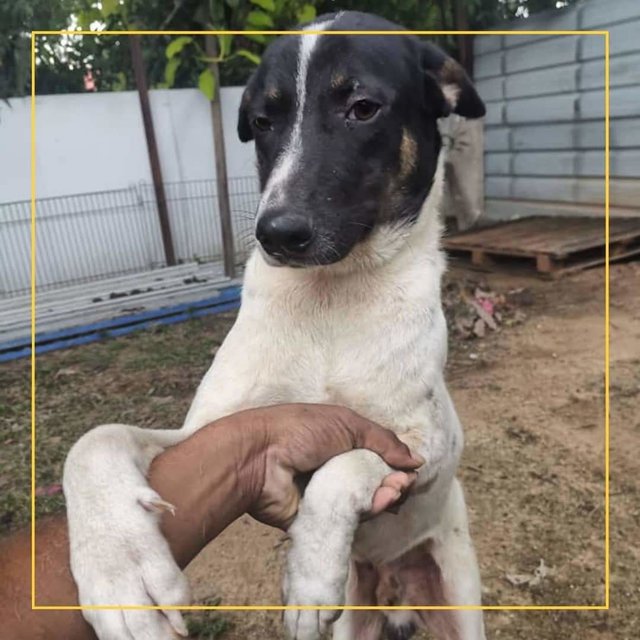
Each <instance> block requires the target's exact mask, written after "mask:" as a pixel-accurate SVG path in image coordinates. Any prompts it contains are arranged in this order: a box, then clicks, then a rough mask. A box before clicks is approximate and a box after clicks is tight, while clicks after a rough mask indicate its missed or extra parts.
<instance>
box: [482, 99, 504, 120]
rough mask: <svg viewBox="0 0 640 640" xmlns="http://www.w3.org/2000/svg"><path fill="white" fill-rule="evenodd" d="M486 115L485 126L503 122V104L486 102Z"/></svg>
mask: <svg viewBox="0 0 640 640" xmlns="http://www.w3.org/2000/svg"><path fill="white" fill-rule="evenodd" d="M486 106H487V115H486V116H485V123H486V124H487V125H499V124H502V123H503V122H504V121H505V120H504V107H505V105H504V102H488V103H487V105H486Z"/></svg>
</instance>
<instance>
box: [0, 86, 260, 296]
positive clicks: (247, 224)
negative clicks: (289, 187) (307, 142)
mask: <svg viewBox="0 0 640 640" xmlns="http://www.w3.org/2000/svg"><path fill="white" fill-rule="evenodd" d="M242 90H243V88H242V87H226V88H223V89H222V91H221V101H222V113H223V126H224V131H225V146H226V156H227V167H228V173H229V177H230V182H229V187H230V192H231V193H230V195H231V209H232V214H233V217H234V231H235V244H236V247H235V248H236V252H237V256H238V258H239V259H241V258H242V257H243V256H244V255H246V250H247V247H248V243H249V242H250V236H251V231H250V228H251V221H250V219H251V215H252V213H253V211H255V207H256V204H257V198H258V184H257V177H256V169H255V159H254V149H253V144H243V143H241V142H240V141H239V139H238V137H237V134H236V119H237V112H238V105H239V102H240V97H241V95H242ZM150 101H151V108H152V113H153V119H154V125H155V130H156V138H157V143H158V150H159V155H160V163H161V166H162V172H163V180H164V183H165V190H166V196H167V201H168V206H169V217H170V223H171V228H172V232H173V241H174V249H175V253H176V257H177V258H178V259H179V260H181V261H192V260H199V261H208V260H217V259H219V258H220V256H221V253H222V241H221V234H220V228H219V225H220V223H219V214H218V206H217V200H216V186H215V180H213V178H214V177H215V164H214V145H213V133H212V126H211V111H210V106H209V103H208V101H207V100H206V98H205V97H204V96H203V95H202V94H201V93H200V92H199V91H198V90H196V89H172V90H158V91H151V92H150ZM30 113H31V111H30V100H29V99H28V98H20V99H11V100H10V101H9V105H7V104H6V103H2V102H0V176H1V177H0V298H2V297H7V296H13V295H18V294H20V293H23V292H24V291H25V290H27V288H28V287H29V282H30V233H29V224H30V207H29V198H30V155H29V154H30ZM36 197H37V207H36V211H37V218H36V219H37V224H36V231H37V245H36V247H37V252H36V256H37V269H36V280H37V285H38V288H39V289H48V288H52V287H55V286H59V285H62V284H68V283H77V282H87V281H90V280H95V279H99V278H104V277H109V276H111V275H116V274H122V273H132V272H135V271H140V270H146V269H150V268H156V267H158V266H162V265H164V255H163V251H162V240H161V237H160V232H159V229H158V219H157V212H156V204H155V198H154V194H153V188H152V186H151V170H150V166H149V159H148V155H147V147H146V141H145V137H144V129H143V126H142V117H141V113H140V105H139V101H138V95H137V93H136V92H133V91H125V92H116V93H87V94H67V95H50V96H39V97H37V98H36Z"/></svg>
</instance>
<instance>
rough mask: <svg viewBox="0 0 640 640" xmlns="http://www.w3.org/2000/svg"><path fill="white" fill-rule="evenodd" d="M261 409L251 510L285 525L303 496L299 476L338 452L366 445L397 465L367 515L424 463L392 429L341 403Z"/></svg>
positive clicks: (403, 487)
mask: <svg viewBox="0 0 640 640" xmlns="http://www.w3.org/2000/svg"><path fill="white" fill-rule="evenodd" d="M259 411H260V412H261V421H262V422H261V437H262V438H264V441H263V442H264V447H263V454H262V455H261V456H257V457H255V458H254V462H253V464H254V465H257V469H256V470H255V471H254V472H253V473H252V474H250V475H251V477H252V478H253V480H252V482H253V484H254V487H253V490H252V494H253V495H254V496H255V498H254V502H253V504H252V507H251V509H250V513H251V514H252V515H253V516H254V517H255V518H257V519H258V520H260V521H262V522H264V523H266V524H269V525H272V526H277V527H280V528H282V529H287V528H288V526H289V525H290V524H291V522H292V520H293V518H294V516H295V514H296V511H297V509H298V504H299V501H300V497H301V492H300V483H299V482H298V480H299V479H300V478H302V477H304V475H305V474H309V473H311V472H313V471H315V470H316V469H317V468H318V467H320V466H322V465H323V464H324V463H325V462H326V461H327V460H329V459H330V458H332V457H334V456H336V455H338V454H340V453H344V452H346V451H351V450H352V449H370V450H371V451H373V452H375V453H377V454H378V455H380V457H381V458H382V459H383V460H384V461H385V462H387V464H389V465H390V466H392V467H395V468H397V469H398V471H395V472H393V473H390V474H389V475H388V476H386V477H385V478H384V480H383V482H382V484H381V485H380V486H379V487H378V489H377V490H376V491H375V493H374V495H373V500H372V508H371V512H370V513H369V514H367V515H368V516H373V515H376V514H378V513H380V512H382V511H384V510H386V509H388V508H389V507H391V506H392V505H393V504H394V503H396V502H397V501H398V500H400V498H401V497H402V496H403V494H405V493H406V492H407V490H408V489H409V488H410V487H411V486H412V485H413V483H414V481H415V479H416V477H417V473H416V472H415V470H416V469H417V468H418V467H420V466H421V465H422V464H423V463H424V460H423V459H422V457H420V456H418V455H416V454H412V453H411V452H410V450H409V448H408V447H407V446H406V445H405V444H403V443H402V442H400V440H399V439H398V438H397V437H396V435H395V434H394V433H393V432H391V431H389V430H388V429H384V428H382V427H380V426H379V425H377V424H375V423H374V422H371V421H370V420H367V419H366V418H363V417H362V416H360V415H358V414H356V413H355V412H353V411H351V410H350V409H346V408H344V407H338V406H332V405H313V404H295V405H278V406H274V407H267V408H264V409H260V410H259Z"/></svg>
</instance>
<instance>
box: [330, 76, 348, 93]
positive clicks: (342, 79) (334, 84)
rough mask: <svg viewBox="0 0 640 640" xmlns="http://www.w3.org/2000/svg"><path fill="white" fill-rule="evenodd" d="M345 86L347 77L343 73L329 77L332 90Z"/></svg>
mask: <svg viewBox="0 0 640 640" xmlns="http://www.w3.org/2000/svg"><path fill="white" fill-rule="evenodd" d="M345 84H347V76H345V75H344V74H343V73H334V74H333V75H332V76H331V88H332V89H340V88H341V87H343V86H344V85H345Z"/></svg>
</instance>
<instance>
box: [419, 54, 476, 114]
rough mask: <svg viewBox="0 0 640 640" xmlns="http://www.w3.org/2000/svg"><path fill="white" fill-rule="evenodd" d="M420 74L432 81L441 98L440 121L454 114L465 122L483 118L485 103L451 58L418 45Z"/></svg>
mask: <svg viewBox="0 0 640 640" xmlns="http://www.w3.org/2000/svg"><path fill="white" fill-rule="evenodd" d="M420 47H421V56H422V59H421V64H422V70H423V71H424V72H425V73H426V74H427V76H428V78H429V79H430V80H435V81H436V83H437V85H438V86H439V87H440V91H441V92H442V96H443V98H444V101H443V108H442V113H441V114H440V116H441V117H445V116H448V115H449V114H450V113H457V114H458V115H460V116H463V117H465V118H482V116H484V114H485V113H486V110H485V106H484V102H482V99H481V98H480V96H479V95H478V93H477V91H476V89H475V87H474V86H473V83H472V82H471V79H470V78H469V76H468V75H467V73H466V72H465V70H464V69H463V68H462V66H461V65H460V64H458V63H457V62H456V61H455V60H454V59H453V58H451V57H450V56H448V55H447V54H446V53H445V52H444V51H442V50H441V49H439V48H438V47H436V46H435V45H433V44H431V43H430V42H422V43H420Z"/></svg>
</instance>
